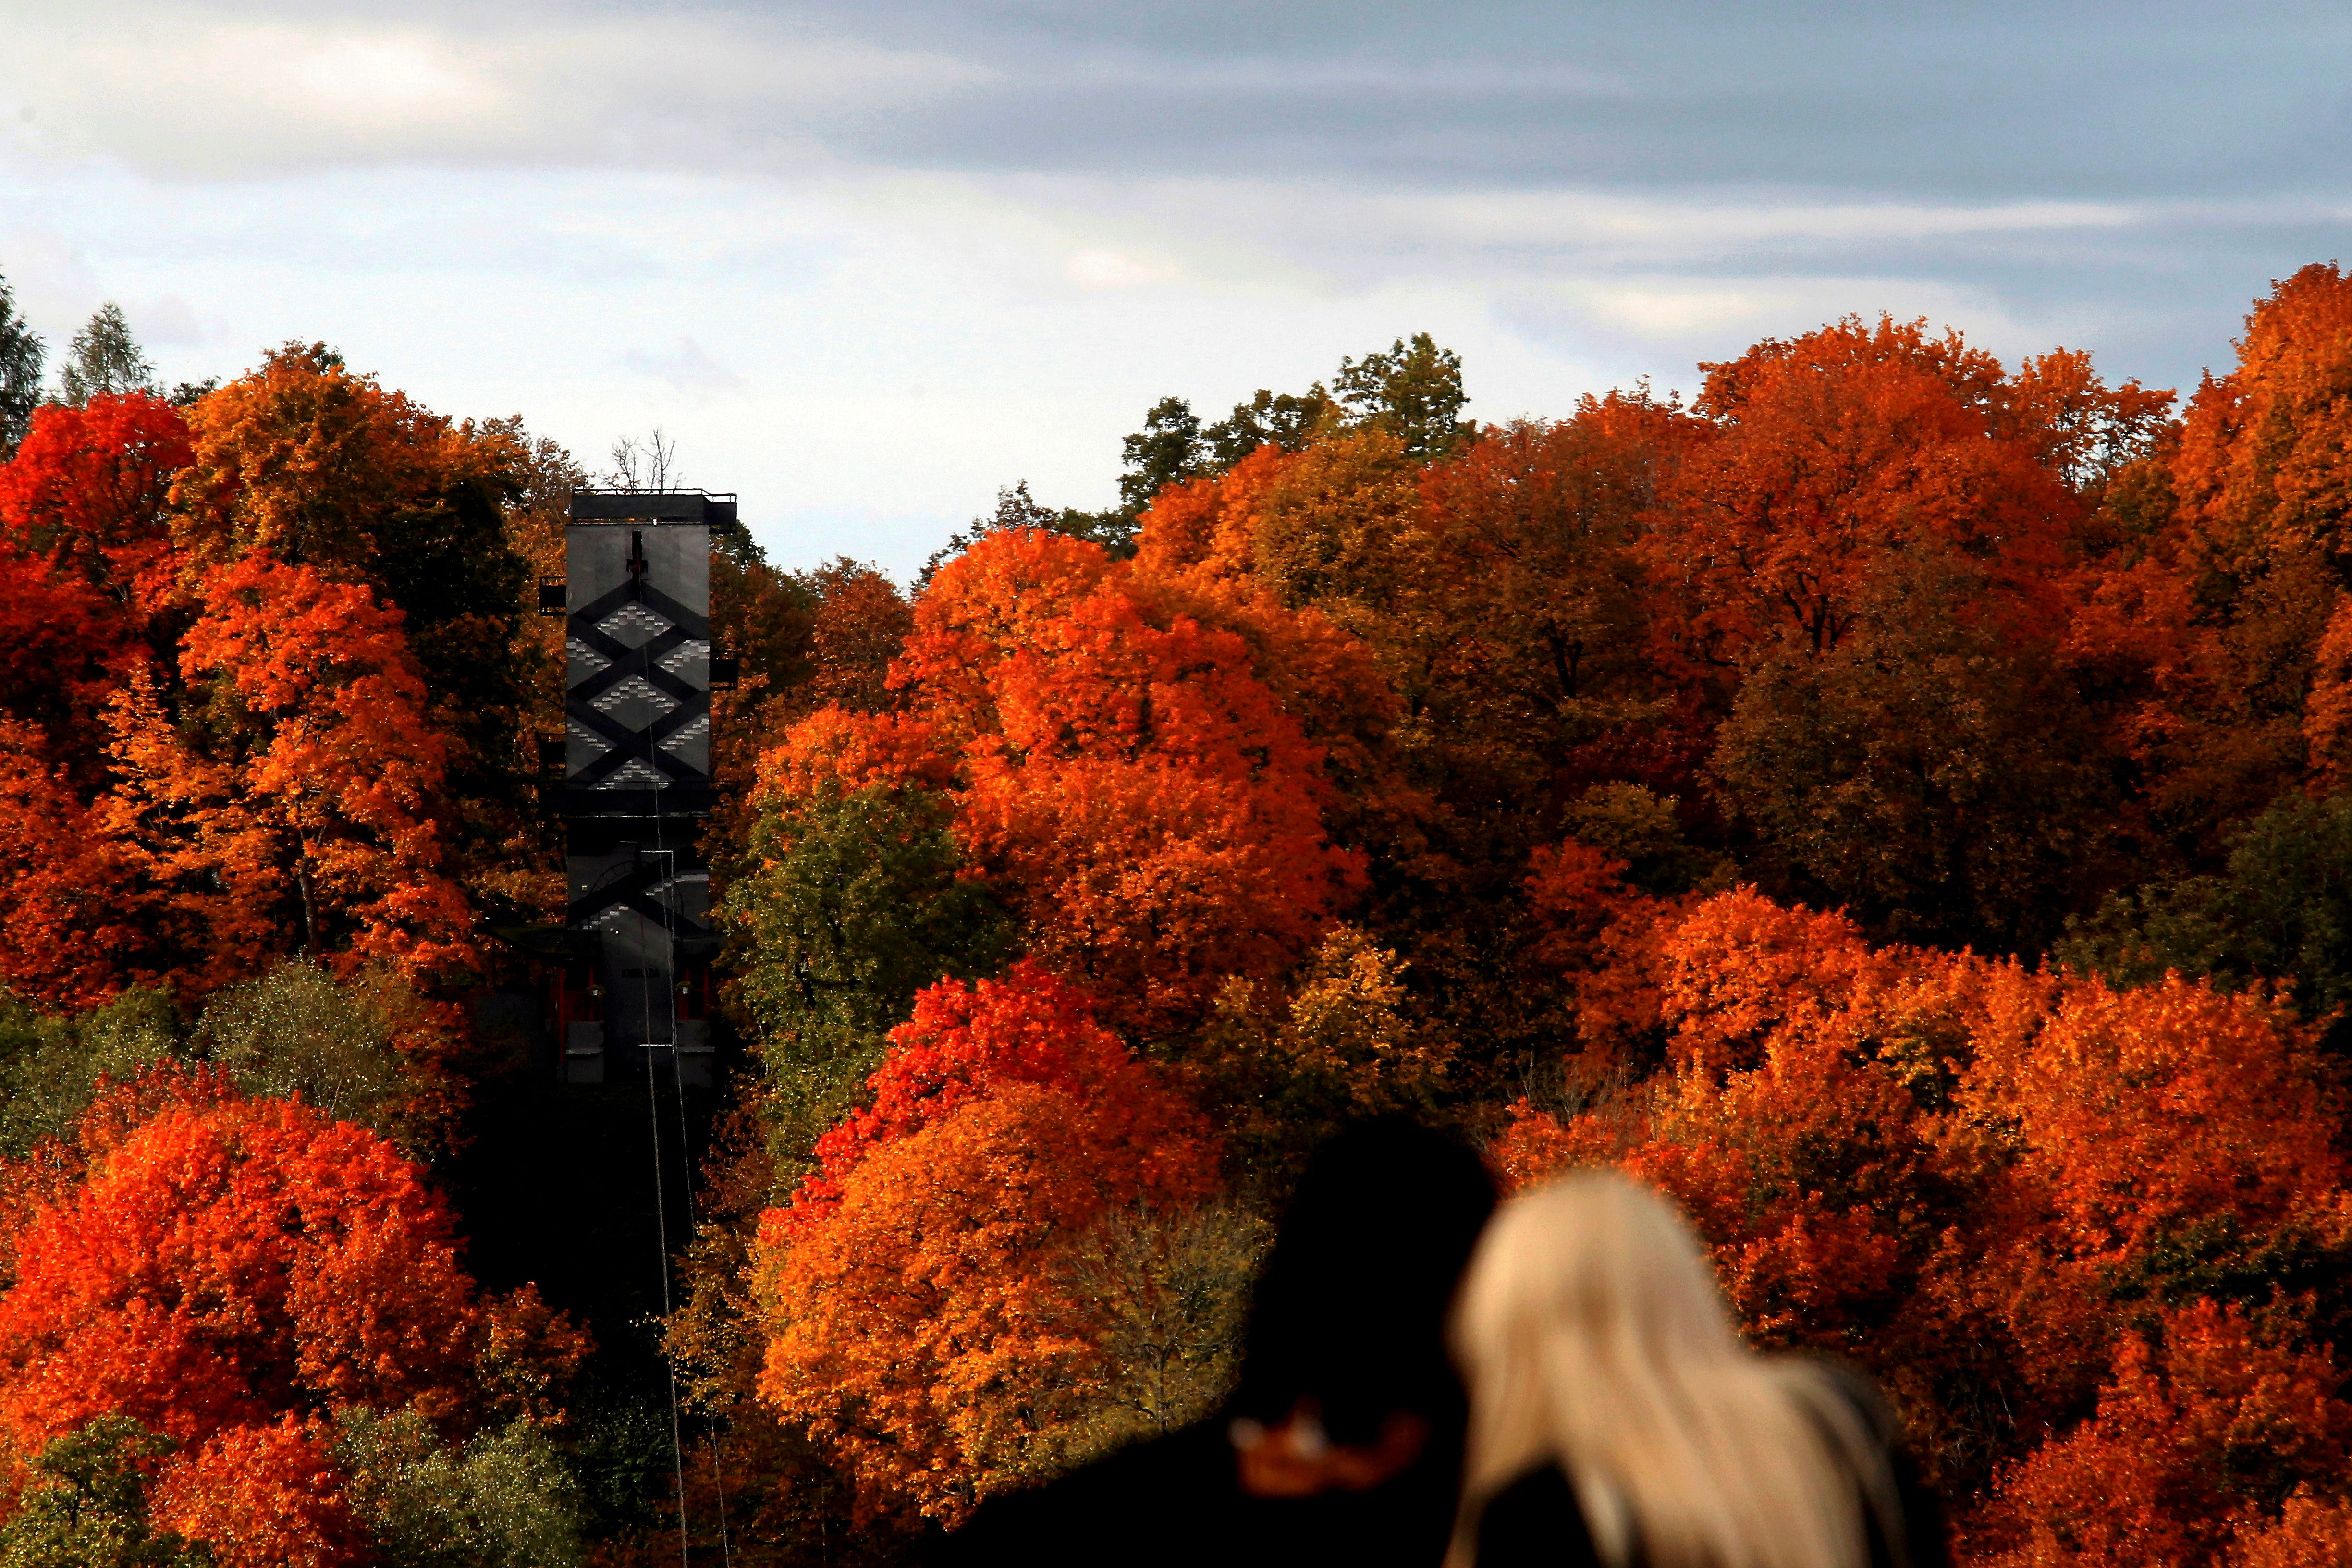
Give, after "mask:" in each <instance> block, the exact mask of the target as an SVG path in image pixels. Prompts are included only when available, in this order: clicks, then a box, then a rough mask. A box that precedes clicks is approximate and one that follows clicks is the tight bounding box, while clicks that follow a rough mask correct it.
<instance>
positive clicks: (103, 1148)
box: [0, 1080, 477, 1451]
mask: <svg viewBox="0 0 2352 1568" xmlns="http://www.w3.org/2000/svg"><path fill="white" fill-rule="evenodd" d="M159 1090H160V1092H158V1091H159ZM157 1100H161V1103H160V1105H159V1106H158V1107H157V1109H155V1110H153V1112H152V1114H150V1115H147V1116H145V1117H143V1119H140V1120H137V1121H133V1122H132V1123H131V1125H130V1126H128V1127H127V1128H123V1127H121V1125H120V1124H121V1122H123V1121H128V1120H130V1119H131V1118H133V1117H138V1116H139V1112H140V1110H141V1109H142V1106H143V1105H145V1104H152V1103H154V1102H155V1101H157ZM85 1140H86V1143H87V1146H88V1147H89V1151H90V1153H89V1156H88V1157H87V1158H88V1163H87V1164H86V1165H83V1166H82V1167H81V1168H82V1169H84V1170H86V1172H87V1174H86V1175H83V1176H81V1177H80V1178H79V1179H78V1180H66V1181H63V1182H59V1183H57V1184H55V1185H54V1186H53V1187H52V1189H51V1190H50V1191H49V1192H48V1193H47V1194H46V1195H40V1194H36V1195H34V1196H32V1197H31V1199H30V1201H29V1202H28V1203H27V1204H26V1206H25V1209H24V1211H23V1217H22V1219H21V1221H20V1223H19V1224H18V1225H17V1226H16V1227H14V1244H15V1275H14V1283H13V1284H12V1285H11V1286H10V1288H9V1289H8V1290H7V1293H6V1294H5V1296H0V1426H5V1429H6V1431H7V1432H8V1434H9V1435H10V1436H11V1437H12V1438H13V1439H14V1440H15V1442H16V1444H17V1446H18V1447H19V1448H20V1449H21V1450H26V1451H31V1450H37V1449H38V1447H40V1445H41V1444H42V1443H43V1442H44V1441H46V1440H47V1439H48V1438H50V1437H53V1436H58V1434H60V1433H63V1432H68V1431H70V1430H72V1429H73V1428H75V1427H76V1426H79V1425H81V1424H82V1423H84V1422H86V1421H88V1420H89V1419H90V1418H91V1417H93V1416H95V1415H104V1414H111V1413H121V1414H125V1415H131V1416H133V1417H135V1418H137V1419H138V1420H140V1421H141V1422H142V1423H144V1424H145V1425H146V1426H149V1427H151V1428H152V1429H154V1430H156V1431H160V1432H163V1433H165V1434H167V1435H169V1436H172V1437H173V1438H175V1439H178V1440H179V1441H181V1442H182V1443H184V1444H190V1445H202V1444H204V1443H205V1441H207V1440H208V1439H210V1438H212V1437H213V1436H215V1435H216V1434H219V1433H221V1432H224V1431H226V1430H229V1429H232V1428H240V1427H254V1426H268V1425H270V1424H273V1423H275V1422H277V1421H278V1418H279V1417H280V1416H282V1415H287V1414H289V1413H293V1414H298V1415H305V1414H312V1413H319V1412H323V1411H326V1410H328V1409H331V1408H332V1407H334V1406H337V1405H345V1404H353V1403H358V1404H367V1405H378V1406H386V1407H397V1406H400V1405H416V1406H417V1407H419V1408H421V1409H425V1410H426V1411H428V1412H432V1413H436V1414H439V1415H455V1414H457V1412H459V1411H460V1409H461V1408H462V1405H463V1402H464V1400H465V1399H466V1397H467V1387H468V1381H467V1380H468V1371H469V1364H470V1363H469V1355H470V1351H471V1343H472V1338H473V1332H474V1328H475V1321H476V1316H477V1309H476V1307H475V1305H474V1301H473V1293H472V1287H471V1283H470V1281H469V1280H468V1279H467V1277H466V1275H465V1273H464V1272H463V1270H462V1269H461V1268H459V1267H458V1264H457V1250H456V1246H455V1242H454V1239H453V1237H452V1235H451V1226H450V1221H449V1215H448V1212H447V1210H446V1207H445V1206H444V1205H443V1203H442V1201H441V1199H440V1198H438V1197H437V1196H436V1195H435V1194H433V1193H432V1192H431V1191H430V1190H429V1189H427V1188H426V1187H425V1184H424V1182H423V1180H422V1173H420V1172H419V1171H418V1170H417V1168H416V1167H415V1165H414V1164H412V1163H409V1162H408V1161H407V1160H405V1159H404V1158H402V1157H401V1155H400V1154H399V1153H398V1152H396V1151H394V1149H393V1147H392V1145H390V1144H389V1143H387V1142H384V1141H383V1139H382V1138H379V1137H378V1136H376V1135H375V1134H374V1133H373V1132H369V1131H365V1130H363V1129H362V1128H358V1127H354V1126H352V1125H350V1124H349V1123H331V1122H329V1121H325V1120H324V1119H323V1118H322V1117H320V1116H319V1115H318V1114H317V1113H316V1112H314V1111H311V1110H308V1109H306V1108H304V1107H302V1106H299V1105H296V1104H292V1103H289V1102H287V1101H282V1100H241V1099H238V1098H236V1097H235V1096H233V1095H229V1094H226V1093H224V1092H223V1091H222V1090H221V1089H219V1088H218V1087H217V1086H211V1085H207V1084H206V1083H205V1081H203V1080H198V1081H197V1082H195V1083H194V1084H193V1085H189V1086H186V1087H185V1088H183V1087H181V1085H180V1084H178V1083H177V1082H173V1081H170V1080H158V1081H157V1082H156V1083H154V1084H150V1085H143V1086H139V1087H137V1088H134V1089H131V1090H127V1091H124V1092H123V1093H121V1094H118V1095H117V1096H116V1097H115V1098H114V1100H110V1101H108V1102H104V1103H102V1104H101V1105H100V1108H99V1109H98V1110H96V1111H94V1112H93V1113H92V1118H91V1121H90V1124H89V1128H88V1130H87V1131H86V1133H85ZM67 1174H68V1175H70V1172H68V1173H67Z"/></svg>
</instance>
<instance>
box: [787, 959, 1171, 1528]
mask: <svg viewBox="0 0 2352 1568" xmlns="http://www.w3.org/2000/svg"><path fill="white" fill-rule="evenodd" d="M893 1042H894V1047H893V1050H892V1052H891V1056H890V1058H889V1059H888V1060H887V1061H886V1062H885V1064H884V1066H883V1067H882V1068H881V1069H880V1070H879V1071H877V1073H876V1074H875V1075H874V1088H875V1089H876V1095H877V1099H876V1106H875V1109H874V1110H873V1111H871V1112H868V1113H866V1114H864V1115H862V1116H859V1117H857V1118H855V1119H853V1120H852V1121H849V1122H847V1123H845V1124H844V1125H843V1126H842V1127H841V1128H839V1129H836V1130H835V1132H834V1133H832V1134H829V1135H828V1136H827V1138H826V1140H825V1142H824V1146H823V1149H822V1157H823V1159H824V1166H823V1169H822V1170H821V1171H820V1172H819V1173H816V1174H814V1175H813V1176H811V1177H810V1178H809V1180H808V1181H807V1182H806V1183H805V1184H803V1187H802V1190H801V1192H800V1194H798V1195H797V1196H796V1197H795V1198H794V1200H793V1204H792V1205H791V1206H790V1207H789V1208H785V1209H773V1210H770V1211H769V1212H768V1213H767V1214H766V1215H763V1216H762V1218H761V1226H760V1236H759V1240H758V1243H757V1245H756V1246H755V1247H754V1266H755V1268H756V1270H757V1274H758V1279H759V1284H760V1290H761V1299H762V1300H763V1302H764V1303H765V1305H766V1309H767V1310H768V1312H769V1314H770V1321H771V1335H770V1338H769V1341H768V1345H767V1351H766V1358H765V1363H764V1366H763V1370H762V1372H761V1377H760V1391H761V1394H762V1396H763V1397H765V1398H766V1399H767V1400H768V1401H769V1402H770V1403H771V1404H772V1405H774V1406H775V1407H776V1408H777V1409H778V1410H779V1411H781V1412H782V1413H783V1414H784V1415H787V1416H789V1417H792V1418H793V1419H795V1420H799V1421H802V1422H805V1423H806V1424H807V1425H808V1426H809V1429H810V1430H811V1431H812V1432H813V1433H814V1434H815V1435H816V1436H819V1437H820V1438H822V1439H824V1440H825V1441H827V1442H828V1443H830V1444H831V1445H833V1446H834V1447H835V1451H836V1452H837V1453H838V1454H839V1455H840V1456H841V1457H842V1458H844V1459H845V1462H846V1463H847V1464H848V1466H849V1467H850V1468H851V1470H852V1471H853V1473H854V1474H855V1475H856V1478H857V1480H858V1484H859V1496H860V1506H861V1509H863V1510H866V1511H868V1512H871V1513H877V1514H889V1513H897V1512H902V1511H908V1510H914V1511H919V1512H923V1513H928V1514H931V1515H934V1516H936V1517H939V1518H940V1519H943V1520H945V1521H949V1522H950V1523H952V1522H954V1521H957V1520H959V1519H961V1517H962V1516H963V1514H964V1513H965V1512H966V1511H968V1510H969V1509H970V1508H971V1505H972V1504H973V1503H974V1502H976V1501H977V1500H979V1499H980V1498H981V1497H982V1496H985V1495H987V1494H988V1493H989V1492H990V1491H992V1490H994V1489H1000V1488H1001V1487H1003V1485H1005V1484H1006V1483H1007V1482H1008V1481H1010V1480H1012V1479H1015V1478H1017V1477H1018V1476H1019V1475H1020V1474H1022V1473H1023V1471H1024V1468H1025V1466H1026V1465H1027V1463H1028V1458H1027V1452H1028V1449H1029V1447H1030V1446H1031V1445H1032V1444H1034V1443H1035V1442H1036V1441H1037V1440H1038V1439H1039V1438H1040V1436H1041V1435H1043V1434H1045V1433H1046V1432H1047V1431H1049V1430H1050V1428H1051V1427H1052V1426H1053V1424H1054V1421H1053V1416H1052V1415H1051V1411H1050V1405H1051V1403H1052V1400H1053V1397H1054V1395H1055V1393H1056V1392H1057V1391H1059V1390H1065V1389H1066V1388H1067V1387H1069V1386H1070V1385H1071V1384H1074V1383H1076V1382H1081V1381H1083V1380H1084V1379H1085V1378H1086V1377H1087V1375H1088V1357H1089V1355H1090V1353H1091V1351H1092V1345H1091V1343H1090V1342H1089V1341H1088V1339H1087V1336H1086V1334H1085V1333H1084V1331H1083V1329H1082V1327H1074V1325H1083V1323H1084V1321H1085V1312H1084V1309H1083V1303H1080V1302H1077V1301H1076V1300H1071V1299H1070V1298H1069V1295H1068V1288H1067V1287H1066V1285H1062V1284H1058V1283H1056V1282H1055V1274H1054V1271H1053V1269H1052V1268H1051V1267H1050V1264H1051V1261H1052V1259H1053V1258H1054V1257H1055V1249H1056V1248H1057V1247H1060V1246H1062V1245H1064V1244H1066V1243H1067V1242H1068V1241H1069V1240H1070V1239H1072V1238H1073V1237H1076V1235H1077V1234H1078V1233H1080V1232H1082V1231H1083V1230H1084V1229H1085V1227H1086V1226H1087V1225H1088V1224H1090V1223H1091V1222H1092V1221H1094V1220H1095V1219H1096V1218H1097V1216H1099V1215H1103V1214H1105V1213H1106V1212H1108V1211H1111V1210H1116V1209H1119V1208H1123V1207H1128V1206H1130V1205H1152V1206H1159V1205H1178V1204H1185V1203H1191V1202H1194V1201H1197V1200H1199V1199H1201V1198H1202V1197H1205V1196H1207V1195H1208V1194H1210V1193H1211V1192H1213V1190H1214V1186H1215V1181H1216V1174H1215V1172H1216V1158H1217V1151H1216V1142H1215V1140H1214V1138H1213V1136H1212V1135H1211V1133H1210V1132H1209V1130H1208V1128H1207V1127H1206V1125H1205V1124H1204V1123H1203V1122H1202V1120H1201V1119H1200V1117H1199V1116H1198V1114H1197V1113H1195V1112H1194V1111H1192V1110H1191V1108H1190V1107H1189V1106H1187V1105H1186V1104H1185V1103H1184V1101H1183V1100H1181V1098H1179V1097H1177V1096H1176V1095H1175V1094H1173V1093H1172V1092H1171V1090H1169V1089H1166V1088H1164V1087H1162V1086H1160V1083H1159V1082H1158V1081H1157V1079H1156V1078H1155V1076H1154V1075H1153V1074H1152V1073H1150V1070H1149V1069H1148V1068H1145V1067H1144V1066H1143V1065H1142V1064H1140V1063H1139V1062H1137V1061H1135V1060H1134V1059H1133V1058H1131V1057H1129V1054H1128V1053H1127V1051H1126V1050H1125V1048H1124V1047H1121V1046H1120V1045H1119V1044H1118V1042H1117V1041H1116V1040H1115V1039H1113V1038H1112V1037H1110V1036H1108V1034H1107V1033H1106V1032H1105V1031H1104V1030H1103V1029H1102V1028H1101V1027H1100V1026H1098V1025H1097V1024H1096V1023H1095V1021H1094V1019H1093V1017H1092V1016H1091V1015H1090V1013H1089V1012H1088V1010H1087V1008H1086V1006H1085V1005H1084V1003H1083V999H1082V998H1080V997H1078V996H1077V995H1076V994H1075V993H1073V992H1072V991H1071V990H1070V989H1069V988H1068V987H1067V986H1066V985H1063V984H1061V983H1059V982H1057V981H1055V980H1054V979H1053V978H1052V977H1051V976H1050V975H1048V974H1046V973H1043V972H1042V971H1039V970H1036V969H1034V967H1032V966H1028V965H1023V966H1020V967H1018V968H1016V970H1015V971H1014V973H1013V976H1012V977H1010V978H1009V979H1008V980H1006V981H1004V982H1003V983H991V982H982V984H980V985H979V986H977V987H974V988H973V989H972V990H971V991H966V990H965V989H964V988H963V987H961V986H960V985H956V984H951V983H949V984H940V985H939V986H935V987H933V988H931V989H930V990H929V991H928V992H926V993H925V994H923V996H922V997H921V998H920V999H919V1002H918V1005H917V1012H916V1016H915V1019H914V1021H913V1022H911V1023H909V1024H908V1025H907V1026H904V1027H902V1028H901V1029H900V1030H898V1032H897V1033H896V1034H895V1035H894V1036H893Z"/></svg>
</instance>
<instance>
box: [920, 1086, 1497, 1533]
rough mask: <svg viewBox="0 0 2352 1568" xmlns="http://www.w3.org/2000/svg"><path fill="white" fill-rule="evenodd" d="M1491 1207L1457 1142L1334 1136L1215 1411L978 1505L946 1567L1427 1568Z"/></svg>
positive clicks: (1456, 1472)
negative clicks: (1461, 1320) (1461, 1344)
mask: <svg viewBox="0 0 2352 1568" xmlns="http://www.w3.org/2000/svg"><path fill="white" fill-rule="evenodd" d="M1494 1207H1495V1189H1494V1185H1493V1183H1492V1180H1491V1179H1490V1178H1489V1176H1488V1175H1487V1173H1486V1166H1485V1164H1484V1163H1483V1162H1482V1161H1480V1159H1479V1158H1478V1156H1477V1154H1476V1153H1475V1152H1474V1151H1473V1150H1472V1149H1471V1148H1470V1147H1469V1145H1467V1144H1466V1143H1465V1142H1462V1141H1461V1140H1460V1139H1458V1138H1455V1137H1453V1136H1451V1135H1449V1134H1446V1133H1444V1132H1439V1131H1433V1130H1431V1129H1429V1128H1426V1127H1423V1126H1421V1125H1420V1124H1418V1123H1416V1122H1413V1121H1408V1120H1406V1119H1403V1118H1400V1117H1381V1118H1377V1119H1373V1120H1370V1121H1361V1122H1359V1123H1357V1124H1355V1125H1353V1126H1351V1127H1349V1128H1347V1129H1345V1130H1343V1131H1340V1132H1339V1133H1337V1134H1335V1135H1334V1136H1333V1137H1332V1138H1330V1139H1329V1140H1328V1141H1327V1142H1325V1143H1324V1144H1323V1145H1322V1146H1321V1147H1320V1148H1318V1150H1317V1151H1316V1152H1315V1154H1314V1155H1313V1157H1312V1158H1311V1159H1310V1160H1309V1162H1308V1163H1307V1169H1306V1171H1305V1173H1303V1174H1302V1176H1301V1177H1300V1179H1299V1183H1298V1185H1297V1191H1296V1192H1295V1194H1293V1196H1292V1198H1291V1200H1290V1202H1289V1204H1288V1205H1287V1206H1286V1209H1285V1210H1284V1213H1283V1215H1282V1219H1281V1223H1280V1224H1279V1225H1278V1226H1277V1227H1276V1233H1275V1242H1274V1246H1273V1248H1272V1250H1271V1251H1270V1253H1269V1255H1268V1257H1267V1259H1266V1263H1265V1269H1264V1271H1263V1272H1262V1273H1261V1274H1260V1275H1259V1278H1258V1281H1257V1285H1256V1288H1255V1290H1254V1291H1253V1292H1252V1295H1251V1304H1250V1315H1249V1321H1248V1324H1247V1327H1246V1329H1245V1331H1244V1339H1243V1351H1242V1365H1241V1373H1240V1378H1239V1382H1238V1386H1237V1387H1236V1388H1235V1390H1234V1394H1232V1395H1231V1397H1230V1398H1228V1399H1227V1401H1226V1402H1225V1404H1224V1405H1223V1408H1221V1409H1220V1410H1219V1411H1218V1412H1217V1413H1216V1414H1215V1415H1212V1416H1210V1417H1209V1418H1207V1419H1206V1420H1203V1421H1200V1422H1196V1423H1194V1424H1193V1425H1192V1426H1187V1427H1184V1428H1182V1429H1181V1430H1178V1431H1176V1432H1172V1433H1170V1434H1168V1435H1167V1436H1162V1437H1158V1438H1153V1439H1150V1440H1148V1441H1145V1442H1141V1443H1137V1444H1134V1445H1132V1446H1130V1447H1127V1448H1123V1449H1121V1450H1119V1451H1118V1452H1117V1453H1115V1454H1112V1455H1110V1456H1109V1457H1108V1458H1104V1459H1101V1460H1098V1461H1097V1462H1096V1463H1094V1464H1091V1465H1088V1466H1087V1467H1085V1468H1081V1469H1079V1470H1076V1471H1075V1472H1073V1473H1071V1474H1070V1475H1067V1476H1065V1477H1062V1478H1061V1479H1058V1480H1055V1481H1053V1482H1050V1483H1048V1484H1046V1485H1045V1486H1043V1487H1039V1488H1036V1489H1032V1490H1028V1491H1024V1492H1018V1493H1013V1494H1011V1495H1008V1496H1005V1497H1002V1498H999V1499H996V1500H992V1501H991V1502H990V1503H988V1504H986V1505H984V1506H983V1507H982V1509H981V1510H979V1512H978V1513H976V1514H975V1515H974V1516H973V1518H972V1520H971V1521H970V1523H968V1524H967V1525H966V1526H965V1527H964V1529H963V1530H961V1531H959V1532H957V1534H955V1535H953V1536H950V1537H949V1538H948V1540H947V1542H945V1543H944V1551H943V1552H942V1557H943V1560H944V1561H946V1562H948V1563H956V1564H983V1563H1023V1564H1025V1565H1031V1568H1052V1565H1055V1564H1063V1563H1104V1562H1116V1563H1143V1564H1149V1563H1261V1562H1262V1563H1283V1564H1285V1565H1286V1568H1297V1565H1298V1564H1300V1563H1318V1562H1344V1563H1352V1564H1363V1565H1366V1568H1380V1565H1381V1564H1389V1563H1395V1564H1410V1565H1412V1568H1438V1564H1439V1563H1442V1562H1443V1561H1444V1556H1445V1551H1446V1543H1447V1542H1448V1540H1449V1539H1450V1536H1451V1533H1452V1531H1453V1528H1454V1517H1455V1513H1456V1511H1457V1510H1456V1504H1457V1501H1458V1497H1459V1487H1460V1481H1461V1475H1462V1456H1463V1447H1462V1442H1463V1432H1464V1427H1465V1422H1466V1420H1467V1418H1468V1412H1469V1405H1468V1399H1467V1396H1466V1394H1465V1392H1464V1390H1463V1387H1462V1384H1461V1380H1460V1377H1459V1375H1458V1374H1457V1373H1455V1372H1454V1366H1453V1363H1452V1360H1451V1357H1450V1356H1449V1354H1448V1352H1447V1350H1446V1344H1445V1325H1446V1321H1447V1314H1448V1311H1449V1309H1450V1307H1451V1305H1452V1302H1453V1300H1454V1289H1455V1286H1456V1285H1457V1283H1458V1282H1459V1280H1460V1279H1461V1276H1462V1270H1463V1268H1464V1266H1465V1264H1467V1262H1468V1261H1469V1258H1470V1254H1471V1250H1472V1248H1473V1247H1475V1245H1476V1244H1477V1239H1478V1236H1479V1233H1480V1230H1481V1229H1482V1227H1483V1226H1485V1225H1486V1220H1487V1217H1488V1215H1491V1214H1492V1213H1493V1211H1494Z"/></svg>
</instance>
